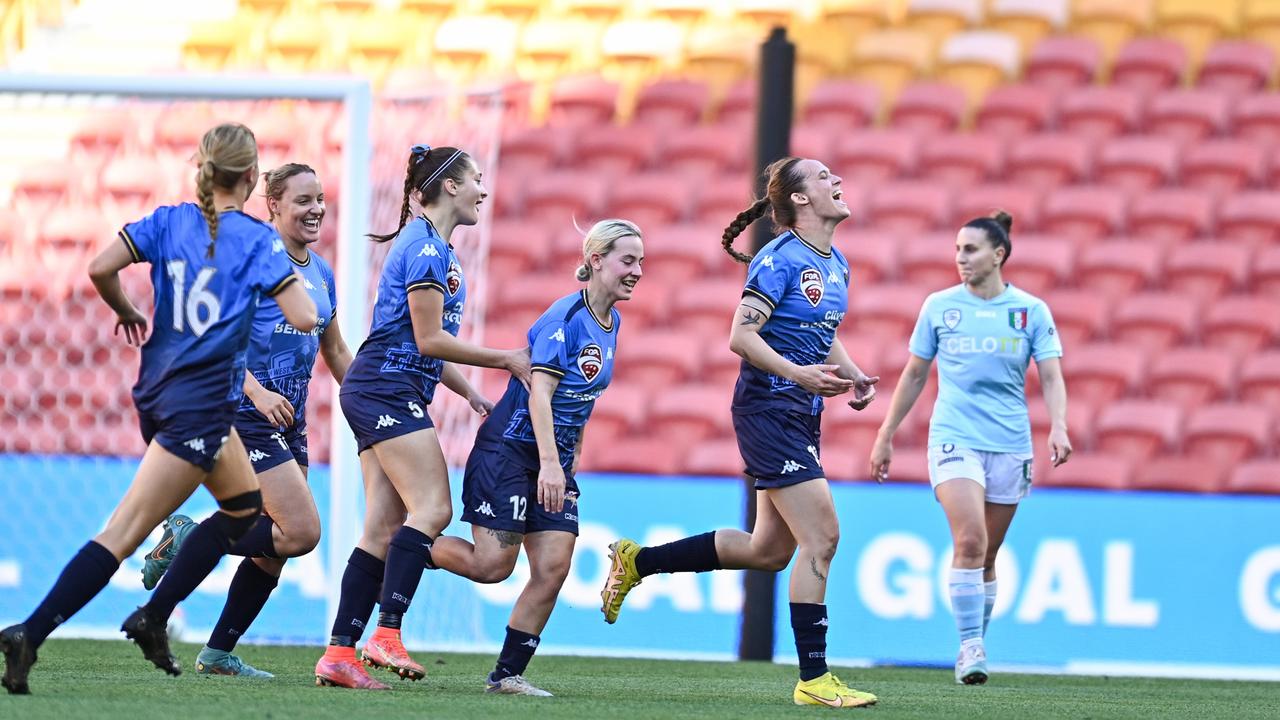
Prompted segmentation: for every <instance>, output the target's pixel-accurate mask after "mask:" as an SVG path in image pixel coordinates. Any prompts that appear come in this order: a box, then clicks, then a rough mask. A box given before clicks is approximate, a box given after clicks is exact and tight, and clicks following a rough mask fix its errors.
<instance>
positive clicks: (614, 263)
mask: <svg viewBox="0 0 1280 720" xmlns="http://www.w3.org/2000/svg"><path fill="white" fill-rule="evenodd" d="M582 256H583V258H582V264H581V265H580V266H579V267H578V270H577V278H578V280H579V281H582V282H585V283H587V286H586V288H585V289H583V290H579V291H576V292H573V293H571V294H569V295H566V296H565V297H562V298H560V299H559V300H557V301H556V302H554V303H552V305H551V307H550V308H548V309H547V311H546V312H544V313H543V314H542V316H541V317H539V318H538V320H537V322H535V323H534V324H533V327H531V328H530V329H529V335H528V339H529V345H530V347H531V348H532V360H533V380H532V382H531V383H530V387H529V388H528V389H526V388H525V386H524V385H523V384H521V383H519V382H516V381H515V380H514V379H513V380H512V381H511V382H510V383H509V384H508V385H507V391H506V393H504V394H503V396H502V399H501V400H499V401H498V404H497V406H496V407H495V408H494V411H493V413H491V414H490V415H489V417H488V418H487V419H485V421H484V424H483V425H481V426H480V431H479V433H478V434H477V435H476V443H475V447H474V448H473V449H472V451H471V456H470V457H469V458H468V459H467V467H466V472H465V474H464V476H463V481H462V482H463V485H462V502H463V505H464V508H463V512H462V519H463V520H464V521H466V522H469V523H471V535H472V539H473V541H474V544H472V543H471V542H467V541H466V540H463V539H461V538H455V537H448V536H445V537H441V538H439V539H438V540H437V541H436V544H435V547H433V548H432V558H433V559H434V560H435V564H436V565H437V567H440V568H443V569H445V570H448V571H450V572H452V573H455V574H457V575H461V576H463V577H467V578H470V579H472V580H474V581H476V582H482V583H495V582H501V581H502V580H505V579H506V578H507V577H509V576H510V575H511V571H512V570H513V569H515V565H516V557H517V555H519V553H520V547H521V546H522V545H523V546H524V548H525V551H526V552H527V553H528V555H529V568H530V578H529V582H528V583H527V584H526V585H525V588H524V591H523V592H522V593H521V594H520V598H519V599H518V600H517V601H516V605H515V607H514V608H513V609H512V611H511V618H510V620H509V621H508V623H507V630H506V639H505V641H504V642H503V644H502V652H501V654H500V655H499V656H498V662H497V665H496V667H495V668H494V670H493V672H492V673H490V674H489V676H488V678H487V681H486V688H487V691H488V692H493V693H504V694H511V695H534V696H542V697H546V696H549V695H550V694H551V693H548V692H546V691H545V690H542V689H539V688H537V687H535V686H534V685H532V684H531V683H529V682H528V681H527V680H525V679H524V671H525V668H526V667H528V665H529V661H530V660H531V659H532V658H533V654H534V652H536V651H537V649H538V644H539V643H540V642H541V638H540V637H539V634H540V633H541V632H542V629H543V628H544V627H546V624H547V620H548V618H550V617H551V611H552V609H554V608H555V604H556V597H557V596H558V595H559V594H560V587H561V586H562V585H564V581H565V578H566V577H568V574H569V563H570V561H571V560H572V558H573V547H574V543H575V542H576V541H577V537H578V498H579V491H578V485H577V482H576V481H575V479H574V470H575V468H576V467H577V464H578V457H579V456H580V454H581V452H582V438H583V431H584V428H585V426H586V424H587V419H588V418H589V417H590V416H591V409H592V408H593V407H594V406H595V401H596V398H598V397H600V395H601V394H603V393H604V391H605V388H607V387H609V381H610V380H611V379H612V378H613V360H614V355H615V353H616V352H617V346H618V345H617V343H618V331H619V324H620V323H621V316H620V315H619V314H618V311H617V309H616V308H615V307H614V305H615V304H616V303H618V302H620V301H623V300H630V299H631V294H632V292H633V291H634V290H635V285H636V283H637V282H639V281H640V278H641V276H642V274H643V270H642V265H643V263H644V244H643V239H642V238H641V235H640V229H639V228H638V227H636V226H635V225H634V224H633V223H631V222H628V221H626V220H618V219H612V220H602V221H600V222H598V223H596V224H595V225H594V226H593V227H592V228H591V230H590V231H589V232H587V234H586V237H585V238H584V239H583V247H582Z"/></svg>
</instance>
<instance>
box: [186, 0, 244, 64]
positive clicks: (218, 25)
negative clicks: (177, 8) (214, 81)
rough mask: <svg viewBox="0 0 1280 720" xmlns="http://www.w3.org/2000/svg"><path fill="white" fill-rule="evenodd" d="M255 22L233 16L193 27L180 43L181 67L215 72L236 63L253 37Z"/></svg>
mask: <svg viewBox="0 0 1280 720" xmlns="http://www.w3.org/2000/svg"><path fill="white" fill-rule="evenodd" d="M258 22H259V21H258V20H257V18H255V17H254V16H253V15H252V14H251V13H243V12H241V13H236V14H235V15H233V16H231V17H229V18H226V19H222V20H207V21H204V22H200V23H195V24H194V25H193V26H192V27H191V32H190V34H189V35H187V38H186V40H185V41H183V43H182V65H183V67H185V68H187V69H189V70H194V71H205V72H216V71H219V70H222V69H224V68H226V67H228V66H231V65H232V64H233V63H235V62H237V61H238V60H239V59H240V58H239V54H240V53H241V52H243V50H242V48H243V49H246V50H247V49H248V47H246V46H249V45H250V43H249V42H247V41H249V40H250V39H251V38H253V36H254V35H255V34H256V33H255V25H257V24H258Z"/></svg>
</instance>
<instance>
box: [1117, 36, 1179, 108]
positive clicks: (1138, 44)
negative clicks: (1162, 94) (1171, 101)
mask: <svg viewBox="0 0 1280 720" xmlns="http://www.w3.org/2000/svg"><path fill="white" fill-rule="evenodd" d="M1186 68H1187V50H1186V48H1185V47H1184V46H1183V45H1182V43H1180V42H1178V41H1177V40H1173V39H1169V38H1164V37H1143V38H1136V39H1134V40H1131V41H1130V42H1129V43H1128V44H1126V45H1125V46H1124V47H1122V48H1121V49H1120V54H1119V55H1118V56H1117V57H1116V61H1115V64H1113V65H1112V66H1111V84H1112V85H1116V86H1119V87H1123V88H1126V89H1129V90H1134V91H1136V92H1138V93H1141V94H1143V95H1151V94H1152V93H1154V92H1156V91H1159V90H1168V89H1170V88H1173V87H1176V86H1177V85H1179V84H1181V82H1182V76H1183V74H1184V73H1185V72H1186Z"/></svg>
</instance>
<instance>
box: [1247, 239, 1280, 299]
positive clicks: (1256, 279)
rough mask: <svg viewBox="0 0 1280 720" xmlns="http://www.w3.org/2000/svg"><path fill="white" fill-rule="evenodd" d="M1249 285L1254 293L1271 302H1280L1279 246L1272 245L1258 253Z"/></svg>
mask: <svg viewBox="0 0 1280 720" xmlns="http://www.w3.org/2000/svg"><path fill="white" fill-rule="evenodd" d="M1249 283H1250V285H1251V286H1252V287H1253V289H1254V291H1256V292H1259V293H1261V294H1263V295H1265V296H1267V297H1269V298H1272V299H1273V300H1280V246H1274V245H1273V246H1269V247H1265V248H1262V249H1260V250H1259V251H1258V254H1257V256H1256V257H1255V258H1254V261H1253V265H1252V268H1251V272H1250V275H1249Z"/></svg>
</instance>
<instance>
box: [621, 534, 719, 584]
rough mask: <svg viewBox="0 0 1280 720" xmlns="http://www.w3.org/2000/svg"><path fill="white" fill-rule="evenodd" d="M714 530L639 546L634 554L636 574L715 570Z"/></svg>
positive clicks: (716, 556) (645, 575)
mask: <svg viewBox="0 0 1280 720" xmlns="http://www.w3.org/2000/svg"><path fill="white" fill-rule="evenodd" d="M719 569H720V558H719V556H718V555H716V534H715V531H712V532H707V533H702V534H701V535H694V536H692V537H687V538H683V539H681V540H676V541H675V542H669V543H667V544H666V545H655V546H653V547H647V548H641V549H640V552H638V553H636V572H638V573H640V577H648V576H650V575H653V574H655V573H676V572H707V571H708V570H719Z"/></svg>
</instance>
